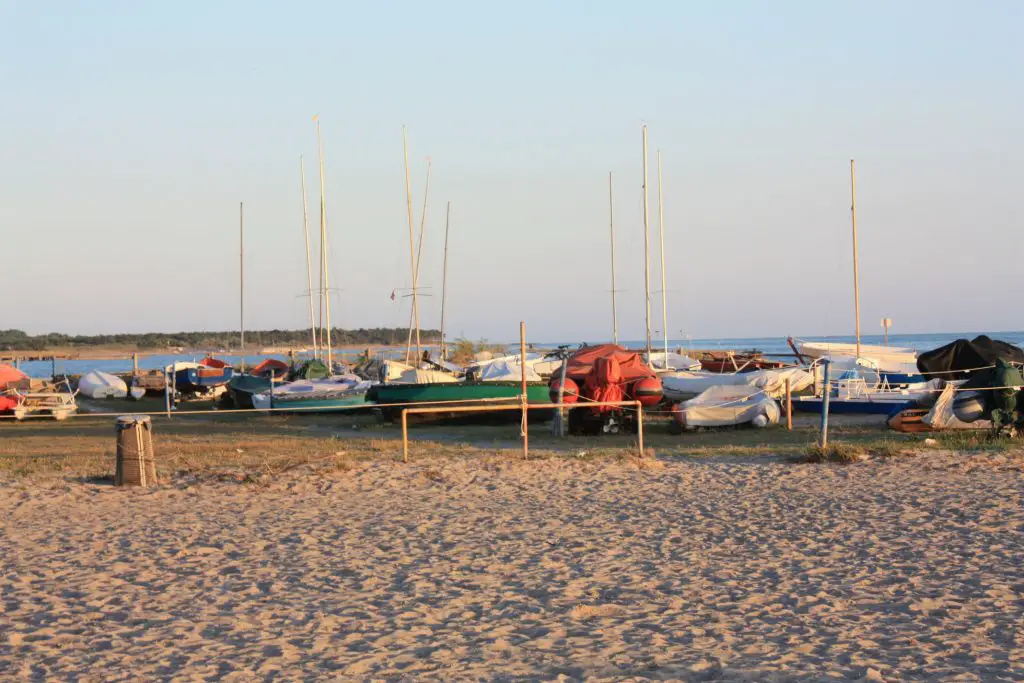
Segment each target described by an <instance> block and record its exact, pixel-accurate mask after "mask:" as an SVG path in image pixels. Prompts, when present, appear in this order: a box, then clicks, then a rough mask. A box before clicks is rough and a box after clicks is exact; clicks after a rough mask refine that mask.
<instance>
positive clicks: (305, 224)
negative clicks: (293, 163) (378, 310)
mask: <svg viewBox="0 0 1024 683" xmlns="http://www.w3.org/2000/svg"><path fill="white" fill-rule="evenodd" d="M299 178H300V179H301V181H302V233H303V235H305V237H306V283H307V289H306V291H307V292H308V294H309V333H310V335H311V336H312V338H313V357H314V358H318V357H319V355H320V354H319V349H318V348H317V343H316V315H315V314H314V313H313V270H312V266H311V261H310V253H309V209H308V207H307V205H306V165H305V164H304V163H303V161H302V155H301V154H300V155H299Z"/></svg>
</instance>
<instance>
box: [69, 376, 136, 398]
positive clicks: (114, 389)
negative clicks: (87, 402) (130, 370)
mask: <svg viewBox="0 0 1024 683" xmlns="http://www.w3.org/2000/svg"><path fill="white" fill-rule="evenodd" d="M78 393H80V394H82V396H88V397H89V398H124V397H126V396H127V395H128V385H127V384H125V383H124V380H122V379H121V378H120V377H117V376H116V375H111V374H110V373H107V372H101V371H99V370H93V371H92V372H88V373H86V374H84V375H82V378H81V379H80V380H78Z"/></svg>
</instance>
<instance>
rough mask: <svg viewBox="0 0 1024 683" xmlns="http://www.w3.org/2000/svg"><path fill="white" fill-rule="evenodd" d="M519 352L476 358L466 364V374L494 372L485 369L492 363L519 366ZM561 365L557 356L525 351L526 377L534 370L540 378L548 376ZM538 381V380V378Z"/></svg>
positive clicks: (474, 374)
mask: <svg viewBox="0 0 1024 683" xmlns="http://www.w3.org/2000/svg"><path fill="white" fill-rule="evenodd" d="M519 362H520V361H519V354H518V353H517V354H514V355H509V356H500V357H497V358H488V359H487V360H478V361H474V362H472V363H470V364H469V365H467V366H466V374H468V375H470V376H473V377H476V378H480V377H482V376H483V375H484V374H492V375H493V374H494V371H487V368H488V367H489V366H492V365H498V366H512V367H516V368H518V367H519ZM561 366H562V361H561V360H560V359H559V358H555V357H553V356H552V357H549V356H548V355H547V354H543V353H527V354H526V367H527V368H529V369H528V370H527V377H528V378H529V374H530V372H531V371H532V372H534V373H535V374H537V375H539V376H540V378H541V379H543V378H544V377H550V376H551V375H552V374H553V373H554V372H555V371H556V370H558V368H560V367H561ZM517 372H518V370H517ZM538 381H539V380H538Z"/></svg>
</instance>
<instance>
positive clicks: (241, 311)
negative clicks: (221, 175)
mask: <svg viewBox="0 0 1024 683" xmlns="http://www.w3.org/2000/svg"><path fill="white" fill-rule="evenodd" d="M242 209H243V203H242V202H238V337H239V340H238V346H239V348H241V350H242V351H241V353H242V369H243V370H244V369H245V224H244V222H243V215H242Z"/></svg>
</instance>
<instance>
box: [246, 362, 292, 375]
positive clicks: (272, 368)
mask: <svg viewBox="0 0 1024 683" xmlns="http://www.w3.org/2000/svg"><path fill="white" fill-rule="evenodd" d="M288 370H289V367H288V364H287V363H285V362H284V361H283V360H278V359H276V358H267V359H266V360H264V361H263V362H262V363H260V364H259V365H257V366H256V367H254V368H253V369H252V371H251V372H250V374H252V375H255V376H256V377H271V376H273V377H276V378H278V379H281V378H283V377H287V375H288Z"/></svg>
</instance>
